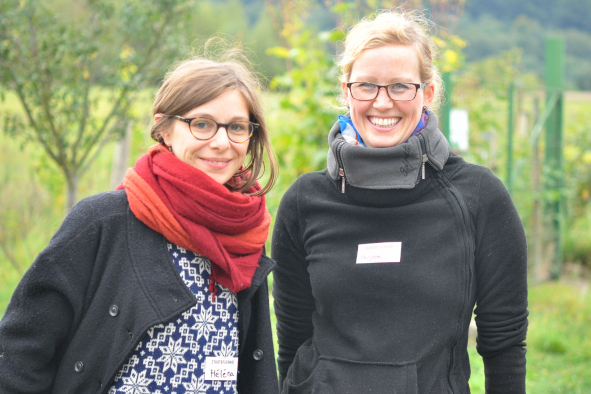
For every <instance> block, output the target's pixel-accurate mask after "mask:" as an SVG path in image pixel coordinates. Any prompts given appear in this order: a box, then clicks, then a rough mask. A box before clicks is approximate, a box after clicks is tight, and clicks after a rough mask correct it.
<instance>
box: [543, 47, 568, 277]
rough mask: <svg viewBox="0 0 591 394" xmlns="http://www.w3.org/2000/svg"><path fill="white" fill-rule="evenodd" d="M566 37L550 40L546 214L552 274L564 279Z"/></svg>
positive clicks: (547, 80)
mask: <svg viewBox="0 0 591 394" xmlns="http://www.w3.org/2000/svg"><path fill="white" fill-rule="evenodd" d="M563 89H564V40H563V39H562V38H558V37H553V38H548V39H547V41H546V97H547V104H546V105H551V102H552V101H554V100H556V101H555V104H554V106H553V108H552V109H551V110H550V113H549V115H548V119H547V121H546V141H545V142H546V158H545V167H546V171H545V173H546V176H547V177H546V182H545V186H546V187H545V188H546V192H547V193H545V194H546V195H547V196H548V198H547V200H546V214H547V217H548V219H549V224H550V231H551V233H550V241H551V242H552V243H553V244H554V255H553V256H552V260H551V264H550V277H551V278H552V279H558V278H560V275H561V273H562V258H563V256H562V222H563V218H562V213H563V212H564V211H563V207H564V194H563V186H564V167H563V155H562V133H563V117H564V94H563Z"/></svg>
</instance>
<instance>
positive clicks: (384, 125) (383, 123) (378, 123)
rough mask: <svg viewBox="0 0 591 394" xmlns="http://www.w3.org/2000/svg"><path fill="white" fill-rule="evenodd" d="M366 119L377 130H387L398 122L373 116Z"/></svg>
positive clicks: (396, 119)
mask: <svg viewBox="0 0 591 394" xmlns="http://www.w3.org/2000/svg"><path fill="white" fill-rule="evenodd" d="M367 119H368V120H369V122H370V123H371V124H372V125H374V126H375V127H376V128H378V129H389V128H392V127H394V126H396V125H397V124H398V122H400V118H378V117H375V116H368V117H367Z"/></svg>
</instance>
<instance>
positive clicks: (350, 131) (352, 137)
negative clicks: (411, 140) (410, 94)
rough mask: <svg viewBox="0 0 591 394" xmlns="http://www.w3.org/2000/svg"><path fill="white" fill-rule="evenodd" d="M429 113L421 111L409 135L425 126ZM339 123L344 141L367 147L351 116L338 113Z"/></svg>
mask: <svg viewBox="0 0 591 394" xmlns="http://www.w3.org/2000/svg"><path fill="white" fill-rule="evenodd" d="M430 113H431V112H430V111H429V110H427V111H426V112H423V113H421V119H419V124H418V125H417V127H415V129H414V131H413V132H412V134H411V136H413V135H415V134H416V133H418V132H419V131H421V130H423V129H424V128H425V126H427V121H428V120H429V114H430ZM339 125H340V126H341V134H342V135H343V137H344V138H345V141H346V142H348V143H350V144H353V145H359V146H363V147H367V145H365V144H364V143H363V139H362V138H361V136H360V135H359V132H357V129H356V128H355V125H354V124H353V121H352V120H351V118H349V117H347V116H344V115H339Z"/></svg>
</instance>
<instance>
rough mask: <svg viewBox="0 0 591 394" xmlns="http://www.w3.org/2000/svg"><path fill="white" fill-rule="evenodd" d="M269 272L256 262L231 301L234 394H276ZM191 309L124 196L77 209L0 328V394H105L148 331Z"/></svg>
mask: <svg viewBox="0 0 591 394" xmlns="http://www.w3.org/2000/svg"><path fill="white" fill-rule="evenodd" d="M274 266H275V263H274V262H273V261H272V260H271V259H269V258H268V257H266V256H265V255H263V256H262V257H261V260H260V262H259V268H258V269H257V271H256V272H255V275H254V277H253V280H252V285H251V286H250V287H249V288H247V289H244V290H242V291H241V292H239V293H238V294H237V296H238V308H239V309H238V311H239V314H240V316H239V343H240V345H239V361H238V362H239V366H238V369H239V375H238V391H239V393H240V394H247V393H252V394H260V393H269V394H271V393H277V373H276V369H275V368H276V367H275V358H274V353H273V342H272V339H271V338H272V335H271V323H270V316H269V299H268V287H267V275H268V274H269V273H270V271H271V270H272V269H273V268H274ZM195 303H196V299H195V296H194V295H193V293H191V291H190V290H189V288H188V287H187V286H186V285H185V284H184V283H183V281H182V279H181V277H180V275H179V273H178V271H177V270H176V268H175V267H174V264H173V262H172V260H171V258H170V255H169V253H168V250H167V247H166V239H165V238H164V236H163V235H162V234H159V233H156V232H155V231H153V230H151V229H150V228H148V227H147V226H145V225H144V224H143V223H142V222H140V221H139V220H138V219H137V218H136V217H135V216H134V214H133V213H132V212H131V210H130V208H129V204H128V202H127V196H126V194H125V191H123V190H120V191H117V192H107V193H102V194H99V195H96V196H93V197H89V198H87V199H84V200H82V201H81V202H80V203H78V204H77V205H76V206H75V207H74V209H73V210H72V212H71V213H70V214H69V215H68V216H67V217H66V219H65V220H64V222H63V224H62V226H61V227H60V229H59V231H58V232H57V233H56V234H55V236H54V237H53V238H52V240H51V242H50V243H49V246H47V248H46V249H45V250H43V251H42V252H41V253H40V254H39V256H38V257H37V259H36V260H35V262H34V263H33V264H32V265H31V267H30V269H29V270H28V272H27V273H26V274H25V276H24V277H23V279H22V280H21V282H20V284H19V285H18V287H17V289H16V290H15V292H14V294H13V296H12V299H11V301H10V304H9V305H8V308H7V309H6V313H5V314H4V317H3V319H2V321H1V322H0V393H2V394H9V393H56V394H66V393H76V394H81V393H104V392H106V390H107V389H108V388H109V387H110V385H111V383H112V381H113V378H114V376H115V374H116V373H117V371H118V370H119V369H120V367H121V366H122V365H123V363H124V362H126V361H127V360H128V358H129V357H130V355H131V353H132V352H133V350H134V348H135V347H136V345H137V343H138V342H139V341H140V340H141V338H142V336H143V334H144V333H145V332H146V331H147V330H148V329H149V328H150V327H152V326H154V325H155V324H159V323H165V322H168V321H169V320H170V319H171V318H173V317H174V316H177V315H179V314H180V313H182V312H184V311H185V310H187V309H189V308H190V307H192V306H193V305H195ZM113 306H116V309H115V308H113ZM114 310H115V311H116V313H115V312H114Z"/></svg>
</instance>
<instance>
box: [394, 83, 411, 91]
mask: <svg viewBox="0 0 591 394" xmlns="http://www.w3.org/2000/svg"><path fill="white" fill-rule="evenodd" d="M392 87H393V88H394V89H395V90H407V89H408V86H406V85H405V84H403V83H396V84H394V85H392Z"/></svg>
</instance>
